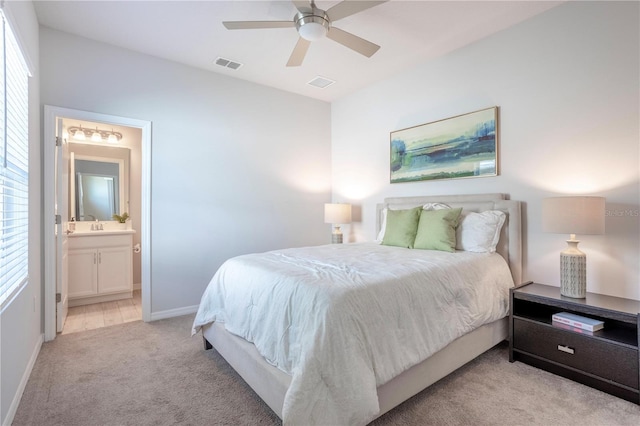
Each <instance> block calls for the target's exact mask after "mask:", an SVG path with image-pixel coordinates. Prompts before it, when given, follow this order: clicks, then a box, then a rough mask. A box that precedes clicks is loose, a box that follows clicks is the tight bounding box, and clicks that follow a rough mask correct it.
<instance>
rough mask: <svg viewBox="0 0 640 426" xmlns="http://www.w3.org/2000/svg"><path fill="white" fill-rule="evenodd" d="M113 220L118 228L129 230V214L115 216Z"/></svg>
mask: <svg viewBox="0 0 640 426" xmlns="http://www.w3.org/2000/svg"><path fill="white" fill-rule="evenodd" d="M112 217H113V220H115V221H116V227H117V228H121V229H126V228H127V220H128V219H129V213H127V212H124V213H122V214H114V215H113V216H112Z"/></svg>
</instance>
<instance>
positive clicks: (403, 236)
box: [382, 207, 422, 248]
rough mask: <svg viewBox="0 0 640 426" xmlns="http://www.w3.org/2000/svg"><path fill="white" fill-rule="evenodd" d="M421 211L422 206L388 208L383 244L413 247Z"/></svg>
mask: <svg viewBox="0 0 640 426" xmlns="http://www.w3.org/2000/svg"><path fill="white" fill-rule="evenodd" d="M421 211H422V207H416V208H415V209H408V210H387V220H386V221H385V225H386V226H385V232H384V237H383V238H382V244H383V245H385V246H398V247H407V248H413V241H414V240H415V238H416V231H417V229H418V220H419V219H420V212H421Z"/></svg>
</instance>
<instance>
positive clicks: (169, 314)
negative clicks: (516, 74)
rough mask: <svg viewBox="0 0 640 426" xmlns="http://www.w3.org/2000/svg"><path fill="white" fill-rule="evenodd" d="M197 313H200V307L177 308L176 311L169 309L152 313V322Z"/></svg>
mask: <svg viewBox="0 0 640 426" xmlns="http://www.w3.org/2000/svg"><path fill="white" fill-rule="evenodd" d="M197 311H198V305H193V306H185V307H184V308H176V309H168V310H166V311H160V312H152V313H151V321H156V320H161V319H165V318H173V317H179V316H182V315H188V314H193V313H196V312H197Z"/></svg>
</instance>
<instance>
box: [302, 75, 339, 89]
mask: <svg viewBox="0 0 640 426" xmlns="http://www.w3.org/2000/svg"><path fill="white" fill-rule="evenodd" d="M333 83H335V81H334V80H330V79H328V78H325V77H320V76H317V77H316V78H314V79H313V80H311V81H310V82H308V83H307V84H308V85H310V86H315V87H319V88H320V89H324V88H326V87H329V86H331V85H332V84H333Z"/></svg>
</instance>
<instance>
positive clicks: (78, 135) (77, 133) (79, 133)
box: [69, 126, 85, 141]
mask: <svg viewBox="0 0 640 426" xmlns="http://www.w3.org/2000/svg"><path fill="white" fill-rule="evenodd" d="M73 129H75V130H73ZM69 133H71V134H73V138H74V139H77V140H79V141H83V140H85V135H84V130H82V126H80V128H76V127H72V128H70V129H69Z"/></svg>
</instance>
